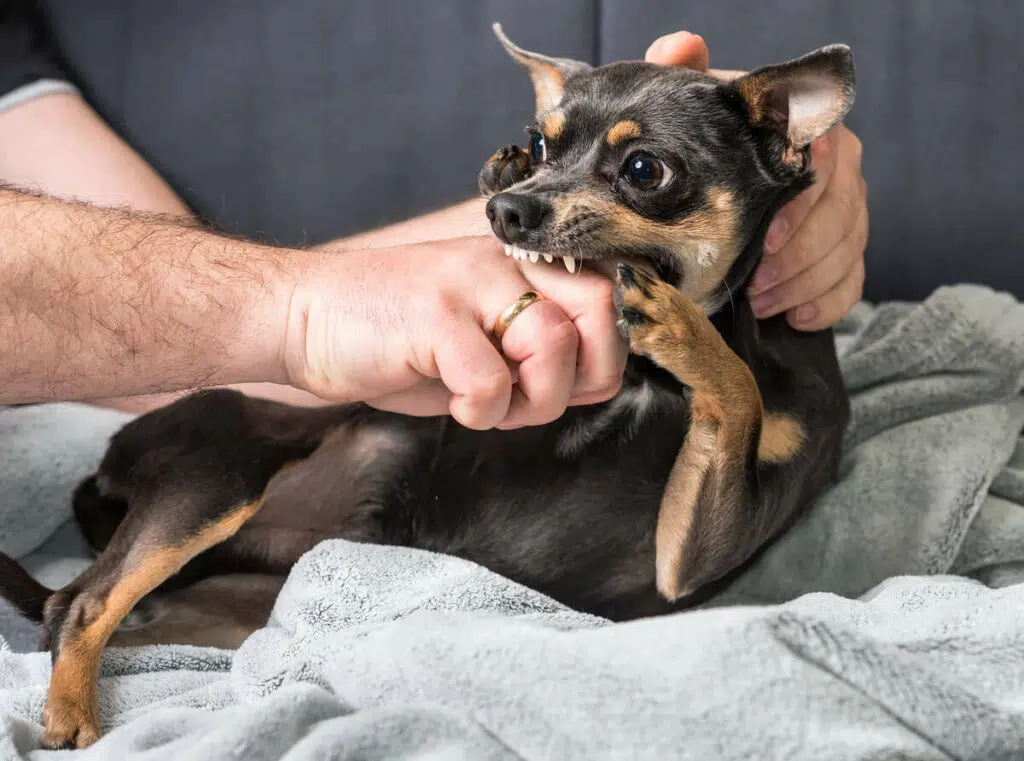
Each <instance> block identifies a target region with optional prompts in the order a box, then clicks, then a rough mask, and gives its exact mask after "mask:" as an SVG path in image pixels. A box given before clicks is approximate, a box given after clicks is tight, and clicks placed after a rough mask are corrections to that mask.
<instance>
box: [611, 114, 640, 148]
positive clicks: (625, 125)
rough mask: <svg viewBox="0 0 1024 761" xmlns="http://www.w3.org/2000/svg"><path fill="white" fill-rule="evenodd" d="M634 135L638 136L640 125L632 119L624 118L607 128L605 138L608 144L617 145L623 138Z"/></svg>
mask: <svg viewBox="0 0 1024 761" xmlns="http://www.w3.org/2000/svg"><path fill="white" fill-rule="evenodd" d="M634 137H640V125H639V124H637V123H636V122H635V121H633V120H632V119H625V120H623V121H621V122H619V123H617V124H615V125H614V126H613V127H612V128H611V129H610V130H608V136H607V137H606V138H605V139H606V140H607V141H608V145H618V144H619V143H621V142H623V141H624V140H629V139H630V138H634Z"/></svg>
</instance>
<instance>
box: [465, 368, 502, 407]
mask: <svg viewBox="0 0 1024 761" xmlns="http://www.w3.org/2000/svg"><path fill="white" fill-rule="evenodd" d="M469 385H470V392H469V393H470V396H472V397H474V398H475V399H487V400H490V399H500V398H501V397H502V396H504V394H505V392H506V391H507V390H508V389H510V388H511V386H512V378H511V376H510V375H509V374H508V372H507V371H502V370H489V371H485V372H478V373H476V374H475V375H474V376H473V378H472V380H471V381H470V384H469Z"/></svg>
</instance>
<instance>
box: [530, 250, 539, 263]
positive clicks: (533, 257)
mask: <svg viewBox="0 0 1024 761" xmlns="http://www.w3.org/2000/svg"><path fill="white" fill-rule="evenodd" d="M538 259H540V254H538V253H537V252H536V251H531V252H530V261H531V262H536V261H537V260H538Z"/></svg>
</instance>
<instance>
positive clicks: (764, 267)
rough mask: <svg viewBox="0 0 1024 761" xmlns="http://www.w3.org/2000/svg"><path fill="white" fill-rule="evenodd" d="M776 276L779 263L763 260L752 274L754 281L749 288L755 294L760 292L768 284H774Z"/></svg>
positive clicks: (765, 288) (777, 275)
mask: <svg viewBox="0 0 1024 761" xmlns="http://www.w3.org/2000/svg"><path fill="white" fill-rule="evenodd" d="M778 278H779V265H777V264H775V263H774V262H771V261H767V260H766V261H763V262H761V266H760V267H758V269H757V274H756V275H755V276H754V282H753V283H752V284H751V286H750V290H751V292H753V293H755V294H756V293H761V291H765V290H767V289H768V288H769V287H770V286H773V285H775V281H776V280H778Z"/></svg>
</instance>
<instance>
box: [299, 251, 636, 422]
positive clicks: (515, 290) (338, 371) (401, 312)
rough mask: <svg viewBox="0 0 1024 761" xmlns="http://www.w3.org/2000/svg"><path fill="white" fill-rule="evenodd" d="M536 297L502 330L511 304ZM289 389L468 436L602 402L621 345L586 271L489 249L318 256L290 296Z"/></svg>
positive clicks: (605, 286) (608, 301)
mask: <svg viewBox="0 0 1024 761" xmlns="http://www.w3.org/2000/svg"><path fill="white" fill-rule="evenodd" d="M529 290H536V291H538V292H539V293H541V294H543V295H544V296H545V298H544V299H543V300H542V301H540V302H537V303H535V304H533V305H531V306H530V307H528V308H527V309H526V310H524V311H523V312H522V313H520V315H519V316H518V317H517V318H516V319H515V320H514V321H513V322H512V324H511V325H510V326H509V328H508V330H507V332H506V333H505V335H504V337H503V339H502V341H501V344H500V347H499V344H498V342H497V339H496V338H494V336H493V334H492V332H491V331H492V328H493V325H494V322H495V320H496V318H497V317H498V315H499V314H501V312H502V311H504V309H505V308H506V307H508V306H509V305H510V304H511V303H512V302H514V301H515V300H516V299H517V298H518V297H519V296H520V295H522V294H523V293H524V292H526V291H529ZM288 325H289V328H288V332H287V341H286V346H285V350H284V358H285V359H284V362H285V366H286V368H287V373H288V375H287V381H288V382H289V383H290V384H292V385H295V386H298V387H300V388H305V389H307V390H309V391H310V392H312V393H314V394H316V395H317V396H319V397H322V398H324V399H328V400H342V401H352V400H357V399H358V400H364V401H367V402H369V403H370V404H372V405H373V406H376V407H379V408H383V409H390V410H395V411H399V412H403V413H406V414H413V415H437V414H447V413H450V414H452V416H453V417H455V419H456V420H458V421H459V422H460V423H462V424H463V425H466V426H468V427H470V428H479V429H485V428H491V427H494V426H500V427H502V428H514V427H519V426H523V425H536V424H541V423H546V422H549V421H551V420H554V419H555V418H557V417H559V416H560V415H561V414H562V413H563V412H564V411H565V408H566V407H567V406H568V405H571V404H584V403H593V402H597V401H602V400H605V399H608V398H610V397H612V396H613V395H614V394H615V393H616V392H617V390H618V389H619V387H620V385H621V382H622V372H623V369H624V367H625V359H626V348H625V345H624V344H623V342H622V341H621V339H620V338H619V334H618V331H617V330H616V328H615V312H614V307H613V302H612V285H611V283H610V282H608V281H607V280H605V279H604V278H602V277H600V276H598V275H595V274H592V273H587V272H583V273H579V274H577V275H570V274H569V273H567V272H564V271H560V270H557V269H556V268H554V267H544V266H538V265H532V266H526V267H523V269H520V267H519V263H518V262H516V261H515V260H513V259H510V258H508V257H506V256H504V255H503V254H502V250H501V248H500V247H499V246H498V245H497V244H496V243H495V242H494V241H493V240H491V239H490V238H461V239H455V240H449V241H443V242H437V243H424V244H417V245H411V246H409V245H407V246H400V247H395V248H389V249H375V250H373V251H355V252H349V253H329V252H328V253H323V254H317V255H316V259H315V260H314V261H313V262H312V263H311V264H310V266H308V267H307V268H304V270H303V271H302V273H301V277H300V278H299V280H298V281H297V285H296V286H295V289H294V294H293V296H292V297H291V299H290V306H289V312H288Z"/></svg>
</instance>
